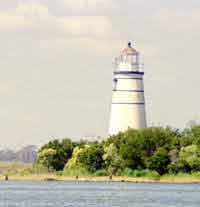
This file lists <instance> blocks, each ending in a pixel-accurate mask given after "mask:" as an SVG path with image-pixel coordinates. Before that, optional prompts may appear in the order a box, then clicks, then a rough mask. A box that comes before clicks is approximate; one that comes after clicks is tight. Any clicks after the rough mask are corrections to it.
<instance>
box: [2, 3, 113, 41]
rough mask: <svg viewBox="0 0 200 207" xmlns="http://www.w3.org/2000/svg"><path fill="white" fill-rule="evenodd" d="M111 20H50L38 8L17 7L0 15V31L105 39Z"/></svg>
mask: <svg viewBox="0 0 200 207" xmlns="http://www.w3.org/2000/svg"><path fill="white" fill-rule="evenodd" d="M111 29H112V25H111V20H110V18H109V17H107V16H64V17H63V16H62V17H59V16H54V15H52V14H51V13H50V12H49V10H48V8H47V7H45V6H43V5H40V4H19V5H18V7H17V8H16V9H12V10H9V11H7V12H0V31H1V32H8V31H9V32H10V31H13V32H15V31H20V32H22V31H23V32H27V31H32V32H34V31H35V32H37V31H38V32H40V33H41V32H43V33H44V35H47V36H48V35H60V36H65V37H67V36H73V38H75V37H77V38H78V37H81V38H82V37H91V38H97V39H102V38H103V39H104V38H109V37H110V35H111Z"/></svg>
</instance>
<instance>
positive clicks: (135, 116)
mask: <svg viewBox="0 0 200 207" xmlns="http://www.w3.org/2000/svg"><path fill="white" fill-rule="evenodd" d="M142 65H143V64H141V60H140V54H139V52H137V51H136V50H135V49H134V48H133V47H132V46H131V42H129V43H128V46H127V48H125V49H123V50H122V52H121V54H120V56H119V57H118V58H116V59H115V69H114V78H113V95H112V106H111V117H110V128H109V135H113V134H117V133H118V132H120V131H121V132H123V131H125V130H127V129H128V128H134V129H141V128H146V126H147V125H146V114H145V98H144V85H143V75H144V72H143V67H142Z"/></svg>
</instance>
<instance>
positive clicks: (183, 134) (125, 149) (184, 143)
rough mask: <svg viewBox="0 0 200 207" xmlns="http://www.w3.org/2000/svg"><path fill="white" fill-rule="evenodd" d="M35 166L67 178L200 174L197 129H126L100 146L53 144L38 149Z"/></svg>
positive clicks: (76, 143) (57, 142) (199, 140)
mask: <svg viewBox="0 0 200 207" xmlns="http://www.w3.org/2000/svg"><path fill="white" fill-rule="evenodd" d="M37 163H39V164H42V165H43V166H46V167H47V168H48V170H49V171H54V170H55V171H60V172H61V173H62V174H68V175H69V174H70V175H76V174H77V175H78V174H79V173H82V174H84V173H90V174H94V175H126V176H135V175H136V174H137V173H141V172H143V173H144V172H145V173H152V174H155V175H156V174H157V175H158V176H159V175H164V174H167V173H168V174H177V173H193V172H200V126H193V127H191V128H190V129H185V130H183V131H180V130H178V129H172V128H170V127H167V128H147V129H142V130H134V129H128V130H127V131H126V132H123V133H119V134H117V135H113V136H110V137H108V138H107V139H105V140H104V141H102V142H99V143H97V142H87V141H80V142H74V141H72V140H70V139H63V140H61V141H59V140H54V141H50V142H49V143H47V144H45V145H44V146H42V147H41V148H40V150H39V151H38V154H37Z"/></svg>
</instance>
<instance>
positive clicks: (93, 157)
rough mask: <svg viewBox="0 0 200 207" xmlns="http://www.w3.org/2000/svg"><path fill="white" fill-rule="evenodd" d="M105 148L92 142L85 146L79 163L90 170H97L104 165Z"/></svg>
mask: <svg viewBox="0 0 200 207" xmlns="http://www.w3.org/2000/svg"><path fill="white" fill-rule="evenodd" d="M102 156H103V148H102V146H101V145H98V144H91V145H89V146H88V147H85V148H83V150H82V151H81V152H80V154H79V158H78V160H79V163H80V164H81V165H82V166H83V167H84V168H86V169H87V170H88V171H89V172H95V171H97V170H99V169H101V168H102V166H103V157H102Z"/></svg>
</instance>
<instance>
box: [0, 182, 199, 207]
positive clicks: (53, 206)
mask: <svg viewBox="0 0 200 207" xmlns="http://www.w3.org/2000/svg"><path fill="white" fill-rule="evenodd" d="M93 206H95V207H200V184H159V183H154V184H151V183H146V184H145V183H126V182H124V183H123V182H117V183H114V182H113V183H108V182H102V183H101V182H37V181H35V182H27V181H26V182H21V181H17V182H12V181H8V182H6V181H5V182H4V181H3V182H0V207H93Z"/></svg>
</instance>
